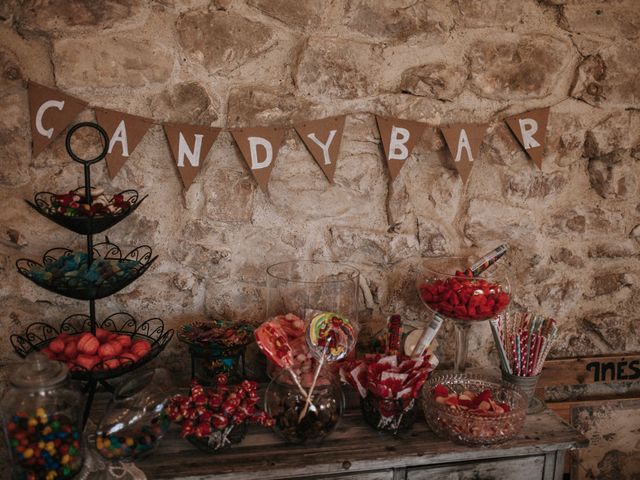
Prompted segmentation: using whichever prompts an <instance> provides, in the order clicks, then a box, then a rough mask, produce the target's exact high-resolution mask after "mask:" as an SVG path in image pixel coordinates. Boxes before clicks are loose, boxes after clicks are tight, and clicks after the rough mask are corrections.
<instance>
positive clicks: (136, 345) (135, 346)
mask: <svg viewBox="0 0 640 480" xmlns="http://www.w3.org/2000/svg"><path fill="white" fill-rule="evenodd" d="M150 351H151V344H150V343H149V342H147V341H146V340H136V341H135V342H133V343H132V344H131V353H133V354H135V355H137V356H138V357H139V358H142V357H144V356H145V355H146V354H147V353H149V352H150Z"/></svg>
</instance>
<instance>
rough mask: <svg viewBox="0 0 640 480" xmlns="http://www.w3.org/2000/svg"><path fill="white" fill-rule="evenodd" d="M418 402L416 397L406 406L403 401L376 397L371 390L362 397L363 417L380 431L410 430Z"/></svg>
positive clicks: (393, 432) (394, 433) (399, 431)
mask: <svg viewBox="0 0 640 480" xmlns="http://www.w3.org/2000/svg"><path fill="white" fill-rule="evenodd" d="M416 406H417V402H416V400H415V399H412V400H411V403H410V404H409V405H408V406H407V407H406V408H405V407H404V406H403V405H402V401H399V400H388V399H383V398H378V397H375V396H374V395H373V394H372V393H371V392H367V396H366V397H364V398H361V399H360V408H361V410H362V417H363V418H364V420H365V421H366V422H367V423H368V424H369V425H371V426H372V427H373V428H375V429H376V430H378V431H380V432H385V433H392V434H393V435H397V434H398V433H401V432H404V431H407V430H409V429H410V428H411V427H412V426H413V424H414V422H415V420H416V410H417V408H416Z"/></svg>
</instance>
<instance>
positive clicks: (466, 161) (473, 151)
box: [440, 123, 489, 183]
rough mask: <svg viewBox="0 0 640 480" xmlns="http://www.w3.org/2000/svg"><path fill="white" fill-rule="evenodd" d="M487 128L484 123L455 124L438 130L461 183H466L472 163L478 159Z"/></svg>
mask: <svg viewBox="0 0 640 480" xmlns="http://www.w3.org/2000/svg"><path fill="white" fill-rule="evenodd" d="M488 126H489V125H487V124H486V123H478V124H475V123H456V124H453V125H449V126H448V127H441V128H440V130H441V131H442V135H444V140H445V142H446V143H447V147H449V152H451V157H452V158H453V164H454V165H455V167H456V169H457V170H458V173H459V174H460V177H461V178H462V182H463V183H467V180H468V179H469V174H470V173H471V168H472V167H473V162H474V161H475V160H477V159H478V157H479V154H480V145H481V144H482V139H483V138H484V134H485V132H486V131H487V127H488Z"/></svg>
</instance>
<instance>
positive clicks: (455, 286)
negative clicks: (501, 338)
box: [418, 261, 511, 321]
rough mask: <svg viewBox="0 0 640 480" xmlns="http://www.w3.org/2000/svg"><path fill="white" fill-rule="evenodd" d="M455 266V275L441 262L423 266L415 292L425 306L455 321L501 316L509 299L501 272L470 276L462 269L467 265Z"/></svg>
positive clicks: (505, 282) (498, 270)
mask: <svg viewBox="0 0 640 480" xmlns="http://www.w3.org/2000/svg"><path fill="white" fill-rule="evenodd" d="M457 263H458V264H457V265H456V266H455V267H454V268H456V270H453V269H452V270H451V271H455V273H454V274H451V273H445V271H444V270H443V268H446V267H445V265H444V264H443V263H440V265H438V264H435V265H434V266H427V265H425V266H424V267H423V273H422V275H421V276H420V278H419V279H418V292H419V294H420V298H421V299H422V301H423V302H424V303H425V305H426V306H427V307H428V308H430V309H431V310H433V311H434V312H436V313H439V314H440V315H443V316H445V317H448V318H452V319H455V320H469V321H480V320H488V319H490V318H494V317H496V316H497V315H499V314H500V313H502V312H503V311H504V310H505V309H506V308H507V306H508V305H509V301H510V300H511V297H510V294H509V292H510V288H509V282H508V280H507V278H506V275H505V274H504V272H502V271H501V269H496V270H494V272H493V274H489V275H480V276H473V275H472V274H471V273H470V272H468V271H465V269H466V267H463V265H464V264H465V263H468V262H463V261H460V262H457ZM454 264H455V263H454Z"/></svg>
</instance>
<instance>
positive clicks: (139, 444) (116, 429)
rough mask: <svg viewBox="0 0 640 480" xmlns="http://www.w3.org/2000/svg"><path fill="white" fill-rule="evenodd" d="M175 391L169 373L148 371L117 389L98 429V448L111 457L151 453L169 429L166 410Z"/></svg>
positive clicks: (131, 458)
mask: <svg viewBox="0 0 640 480" xmlns="http://www.w3.org/2000/svg"><path fill="white" fill-rule="evenodd" d="M172 393H173V384H172V382H171V379H170V376H169V372H168V371H167V370H165V369H163V368H157V369H155V370H147V371H144V372H142V373H141V374H139V375H136V376H135V377H132V378H131V379H130V380H128V381H127V382H125V383H123V384H122V385H120V386H119V387H118V389H116V391H115V393H114V395H113V398H112V399H111V401H110V403H109V405H108V406H107V410H106V411H105V414H104V416H103V417H102V420H101V421H100V423H99V425H98V429H97V430H96V442H95V447H96V449H97V451H98V453H99V454H100V455H102V456H103V457H104V458H106V459H109V460H119V461H122V460H135V459H137V458H140V457H143V456H145V455H147V454H149V453H151V452H152V451H153V450H154V449H155V448H156V447H157V446H158V443H159V442H160V439H161V438H162V437H163V436H164V434H165V433H166V432H167V430H168V429H169V425H170V421H169V417H168V416H167V414H166V412H165V409H166V407H167V405H168V402H169V400H170V397H171V395H172Z"/></svg>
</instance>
